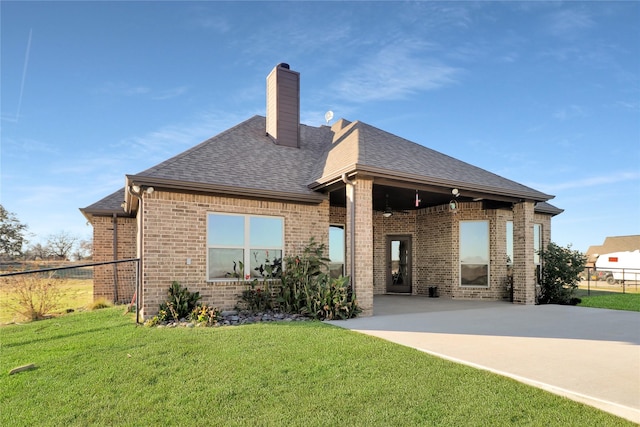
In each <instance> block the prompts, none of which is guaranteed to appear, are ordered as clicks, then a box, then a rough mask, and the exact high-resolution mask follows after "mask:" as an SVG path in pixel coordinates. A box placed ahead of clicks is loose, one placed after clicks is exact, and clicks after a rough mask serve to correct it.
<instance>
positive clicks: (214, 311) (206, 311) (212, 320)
mask: <svg viewBox="0 0 640 427" xmlns="http://www.w3.org/2000/svg"><path fill="white" fill-rule="evenodd" d="M191 320H193V321H194V322H198V323H202V324H205V325H207V326H216V325H217V324H218V322H220V320H222V314H221V313H220V310H218V308H217V307H210V306H208V305H199V306H197V307H196V308H194V309H193V311H192V312H191Z"/></svg>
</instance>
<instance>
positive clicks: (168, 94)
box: [152, 86, 189, 101]
mask: <svg viewBox="0 0 640 427" xmlns="http://www.w3.org/2000/svg"><path fill="white" fill-rule="evenodd" d="M188 89H189V88H188V87H187V86H179V87H175V88H173V89H167V90H164V91H161V92H160V93H158V94H157V95H154V96H152V99H154V100H156V101H164V100H167V99H172V98H177V97H178V96H180V95H182V94H184V93H186V92H187V90H188Z"/></svg>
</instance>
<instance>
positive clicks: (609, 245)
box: [586, 234, 640, 268]
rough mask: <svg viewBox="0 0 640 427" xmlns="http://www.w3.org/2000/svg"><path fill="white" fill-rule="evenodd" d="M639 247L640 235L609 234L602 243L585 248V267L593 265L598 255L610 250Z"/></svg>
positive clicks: (616, 250) (631, 249)
mask: <svg viewBox="0 0 640 427" xmlns="http://www.w3.org/2000/svg"><path fill="white" fill-rule="evenodd" d="M639 249H640V235H637V234H636V235H632V236H609V237H607V238H605V239H604V243H603V244H602V245H593V246H589V249H587V253H586V255H587V264H586V266H587V267H591V268H593V267H595V263H596V260H597V259H598V255H601V254H610V253H612V252H627V251H629V252H633V251H636V250H639Z"/></svg>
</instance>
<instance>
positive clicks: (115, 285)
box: [113, 213, 118, 303]
mask: <svg viewBox="0 0 640 427" xmlns="http://www.w3.org/2000/svg"><path fill="white" fill-rule="evenodd" d="M113 260H114V261H117V260H118V215H117V214H116V213H114V214H113ZM113 302H114V303H117V302H118V264H113Z"/></svg>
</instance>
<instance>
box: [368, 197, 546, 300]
mask: <svg viewBox="0 0 640 427" xmlns="http://www.w3.org/2000/svg"><path fill="white" fill-rule="evenodd" d="M513 219H514V213H513V211H511V210H506V209H496V210H484V209H483V208H482V202H475V203H474V202H470V203H459V205H458V210H457V211H456V212H455V213H453V212H451V211H450V210H449V207H448V205H443V206H436V207H431V208H426V209H420V210H418V211H415V212H410V213H407V214H404V213H403V214H400V213H396V214H394V215H393V216H391V217H390V218H384V217H383V216H382V213H381V212H374V215H373V225H374V236H373V241H374V245H373V247H374V265H373V273H374V274H373V276H374V293H375V294H376V295H377V294H384V293H385V292H386V280H387V278H386V269H387V265H386V251H387V248H386V236H388V235H392V234H398V235H409V236H411V237H412V241H413V254H412V255H413V258H412V276H413V288H412V293H413V294H417V295H428V292H429V287H432V286H437V287H438V293H439V295H440V296H442V297H449V298H461V299H462V298H464V299H471V298H472V299H489V300H507V299H509V298H510V291H509V289H508V287H507V284H508V283H507V280H508V267H507V257H506V253H507V248H506V245H507V240H506V233H507V231H506V223H507V221H513ZM478 220H484V221H488V224H489V245H490V252H489V263H490V264H489V287H468V286H465V287H462V286H460V265H459V263H460V256H459V250H460V248H459V242H460V240H459V223H460V221H478ZM533 223H538V224H541V225H542V235H543V247H546V245H547V244H548V243H549V241H550V232H551V231H550V230H551V216H549V215H545V214H535V215H534V216H533V217H532V219H529V220H528V224H529V225H528V227H529V229H530V230H531V231H530V233H531V236H530V237H529V238H528V243H527V245H528V246H530V248H526V253H527V254H526V255H518V256H529V255H531V261H530V262H532V260H533V241H532V227H533ZM517 238H518V237H516V236H514V241H516V239H517ZM522 250H525V248H524V246H522ZM517 298H518V299H517V300H516V302H525V301H529V300H530V295H529V300H526V299H525V297H524V296H518V297H517ZM527 303H529V302H527Z"/></svg>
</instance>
